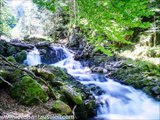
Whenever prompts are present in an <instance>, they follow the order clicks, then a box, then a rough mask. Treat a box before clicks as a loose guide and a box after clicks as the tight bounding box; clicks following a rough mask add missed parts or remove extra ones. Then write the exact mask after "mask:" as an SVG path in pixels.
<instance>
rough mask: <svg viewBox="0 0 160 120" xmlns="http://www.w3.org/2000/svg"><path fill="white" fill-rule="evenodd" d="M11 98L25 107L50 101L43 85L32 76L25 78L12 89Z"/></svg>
mask: <svg viewBox="0 0 160 120" xmlns="http://www.w3.org/2000/svg"><path fill="white" fill-rule="evenodd" d="M10 93H11V96H12V97H14V98H15V99H17V100H18V101H19V102H20V103H22V104H25V105H35V104H37V103H39V102H45V101H47V100H48V95H47V94H46V92H45V91H44V90H43V89H42V87H41V85H40V84H39V83H38V82H37V81H36V80H34V79H32V78H31V77H30V76H25V77H23V78H22V79H21V80H20V81H18V82H17V83H15V84H14V87H13V88H11V89H10Z"/></svg>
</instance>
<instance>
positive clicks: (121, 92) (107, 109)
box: [27, 48, 160, 120]
mask: <svg viewBox="0 0 160 120" xmlns="http://www.w3.org/2000/svg"><path fill="white" fill-rule="evenodd" d="M63 49H64V48H63ZM66 51H67V50H66V49H64V52H65V53H66V54H65V55H66V56H68V57H67V58H66V59H64V60H62V61H59V62H57V63H55V64H52V65H53V66H58V67H61V68H65V69H66V70H67V72H68V73H69V74H71V75H72V76H74V77H75V78H76V79H77V80H79V81H80V82H81V83H83V84H85V85H93V84H94V85H96V86H98V87H100V88H101V90H103V91H104V94H101V95H97V94H96V93H93V94H94V95H95V97H96V102H97V116H96V117H95V119H97V120H159V119H160V114H159V113H160V103H159V102H157V101H155V100H153V99H152V98H150V97H149V96H147V95H146V94H145V93H143V92H142V91H140V90H136V89H134V88H133V87H130V86H126V85H122V84H120V83H118V82H114V81H113V80H111V79H107V78H106V79H105V78H104V77H103V76H102V75H99V74H93V73H91V70H90V69H89V68H88V67H83V66H82V65H81V63H80V62H78V61H75V60H74V58H73V56H74V55H73V54H72V53H70V52H69V51H67V52H66ZM38 55H39V54H38ZM27 58H29V59H27V62H28V64H29V65H36V63H35V61H36V60H37V57H35V56H34V55H33V54H28V56H27ZM35 58H36V59H35ZM34 59H35V60H34ZM39 63H40V61H38V62H37V64H39Z"/></svg>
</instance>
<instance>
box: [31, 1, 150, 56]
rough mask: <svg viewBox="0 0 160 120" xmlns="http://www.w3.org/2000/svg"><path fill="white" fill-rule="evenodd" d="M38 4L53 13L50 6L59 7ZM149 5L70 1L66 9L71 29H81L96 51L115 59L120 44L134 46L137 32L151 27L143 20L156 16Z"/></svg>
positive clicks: (141, 3) (128, 2)
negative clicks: (117, 46) (133, 41)
mask: <svg viewBox="0 0 160 120" xmlns="http://www.w3.org/2000/svg"><path fill="white" fill-rule="evenodd" d="M33 1H36V0H33ZM62 2H63V0H62ZM35 3H36V4H38V5H41V6H44V7H45V8H47V9H49V10H50V7H49V6H52V7H53V4H54V5H55V7H56V3H57V1H56V0H54V3H53V2H52V4H51V5H50V3H51V1H49V0H48V1H45V2H42V0H39V3H37V2H35ZM148 3H149V1H148V0H69V2H68V4H67V5H68V6H67V7H68V9H66V10H67V11H68V14H69V16H70V25H69V27H73V26H75V25H77V26H80V28H81V31H83V33H85V36H86V39H87V40H88V42H89V43H91V44H92V45H93V46H94V47H95V48H96V50H100V51H102V52H104V53H106V54H108V55H112V51H113V50H115V49H116V44H117V43H123V44H130V43H131V41H130V39H131V38H132V35H133V33H134V28H148V27H149V26H150V23H149V22H142V18H143V17H149V16H151V15H153V12H151V10H150V9H149V7H148ZM46 5H48V7H46ZM71 21H72V22H71Z"/></svg>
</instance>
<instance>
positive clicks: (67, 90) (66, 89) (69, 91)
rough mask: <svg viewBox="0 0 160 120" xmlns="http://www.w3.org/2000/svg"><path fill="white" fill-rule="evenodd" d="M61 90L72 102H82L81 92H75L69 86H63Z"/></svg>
mask: <svg viewBox="0 0 160 120" xmlns="http://www.w3.org/2000/svg"><path fill="white" fill-rule="evenodd" d="M62 91H63V93H64V94H65V95H66V97H67V98H68V99H70V100H71V101H72V102H74V103H75V104H78V105H80V104H82V103H83V100H82V96H81V94H80V93H78V92H76V91H75V90H74V89H73V88H71V87H69V86H64V87H63V89H62Z"/></svg>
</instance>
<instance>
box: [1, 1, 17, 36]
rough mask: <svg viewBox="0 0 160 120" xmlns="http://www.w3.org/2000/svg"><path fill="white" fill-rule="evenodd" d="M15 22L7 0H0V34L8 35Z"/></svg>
mask: <svg viewBox="0 0 160 120" xmlns="http://www.w3.org/2000/svg"><path fill="white" fill-rule="evenodd" d="M15 23H16V20H15V16H14V15H13V13H12V10H11V8H10V6H9V5H8V1H7V0H0V35H10V30H11V29H12V28H14V26H15Z"/></svg>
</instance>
